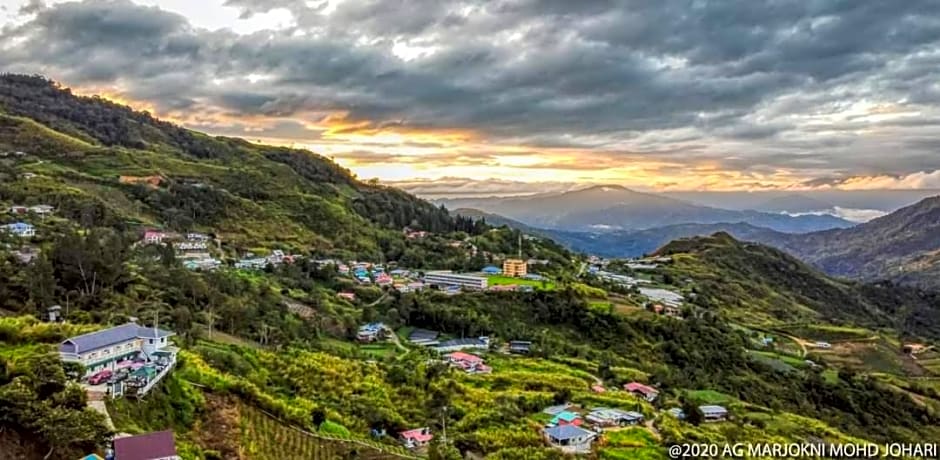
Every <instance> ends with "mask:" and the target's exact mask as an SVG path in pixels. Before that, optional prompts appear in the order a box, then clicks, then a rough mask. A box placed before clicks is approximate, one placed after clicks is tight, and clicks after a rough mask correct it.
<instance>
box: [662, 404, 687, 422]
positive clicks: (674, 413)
mask: <svg viewBox="0 0 940 460" xmlns="http://www.w3.org/2000/svg"><path fill="white" fill-rule="evenodd" d="M666 412H667V413H668V414H669V415H671V416H673V417H675V418H677V419H679V420H685V412H683V411H682V409H680V408H678V407H673V408H672V409H669V410H668V411H666Z"/></svg>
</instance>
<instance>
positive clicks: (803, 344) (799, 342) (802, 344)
mask: <svg viewBox="0 0 940 460" xmlns="http://www.w3.org/2000/svg"><path fill="white" fill-rule="evenodd" d="M781 335H782V336H784V337H786V338H788V339H790V340H792V341H794V342H796V344H797V345H799V346H800V350H802V354H801V355H800V358H806V355H807V354H808V353H809V351H808V350H807V349H806V344H808V343H809V342H807V341H805V340H803V339H801V338H799V337H796V336H793V335H789V334H781Z"/></svg>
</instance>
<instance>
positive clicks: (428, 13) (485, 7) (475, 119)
mask: <svg viewBox="0 0 940 460" xmlns="http://www.w3.org/2000/svg"><path fill="white" fill-rule="evenodd" d="M308 3H309V5H308ZM227 4H228V5H230V6H235V7H239V8H241V9H242V11H243V14H244V16H245V17H250V16H252V15H254V14H260V13H266V12H269V11H271V10H273V9H277V8H284V9H287V10H289V11H290V12H291V14H292V15H293V17H294V19H295V25H294V26H292V27H291V28H289V29H286V30H279V31H264V32H258V33H255V34H252V35H237V34H235V33H233V32H230V31H226V30H221V31H215V32H211V31H206V30H201V29H197V28H194V27H192V26H191V25H190V24H189V22H188V21H187V19H186V18H184V17H182V16H179V15H176V14H172V13H168V12H165V11H162V10H159V9H156V8H147V7H142V6H138V5H135V4H133V3H131V2H130V1H127V0H123V1H122V0H111V1H104V0H85V1H83V2H77V3H65V4H59V5H56V6H53V7H42V6H41V5H40V4H39V3H36V2H34V3H31V4H30V10H29V11H27V12H28V13H35V17H34V18H33V19H32V20H30V21H28V22H26V23H25V24H23V25H21V26H18V27H15V28H8V29H7V30H5V31H4V32H3V34H2V36H0V39H2V41H3V42H4V43H11V44H12V45H5V46H4V45H0V63H2V66H3V69H4V70H7V71H20V72H42V73H46V74H48V75H50V76H52V77H55V78H60V79H63V80H64V81H65V82H66V83H68V84H72V85H78V86H81V85H89V86H92V85H94V86H97V85H107V84H114V85H117V86H118V87H120V88H121V89H122V90H124V91H125V92H126V93H127V95H128V96H130V97H132V98H138V99H141V100H146V101H148V102H150V103H152V104H155V105H156V106H157V108H158V109H161V110H166V111H181V110H200V109H203V110H205V109H206V108H211V109H212V110H217V111H220V112H222V113H227V114H230V115H236V114H243V115H253V116H268V117H292V116H297V117H302V118H305V119H308V120H309V119H311V118H314V119H316V118H317V117H325V116H326V114H328V113H330V112H344V113H347V114H348V115H347V119H348V120H349V121H350V122H357V121H365V122H368V123H371V124H372V125H373V126H383V125H386V124H394V125H401V126H408V127H411V128H434V129H449V128H457V129H469V130H474V131H478V132H480V133H482V135H484V136H487V137H489V138H491V139H493V140H494V141H496V142H507V143H508V142H512V141H516V142H521V143H525V144H526V145H529V146H533V147H544V148H552V147H562V146H564V147H583V148H603V149H607V150H610V151H612V152H616V151H620V150H625V151H626V150H628V151H630V152H631V157H632V156H633V155H634V154H636V153H637V150H640V149H646V150H648V151H649V154H650V156H652V157H657V156H662V155H659V154H658V153H657V152H658V151H660V150H663V149H664V148H667V149H668V148H671V147H672V148H676V149H678V150H679V151H682V152H684V153H683V154H685V155H690V156H691V158H690V159H701V160H706V161H711V162H714V163H715V164H717V165H725V166H728V167H735V168H740V169H742V170H748V169H753V170H759V171H764V170H770V169H773V168H778V167H791V168H796V169H800V168H806V169H812V168H821V169H824V170H827V171H830V172H838V173H844V172H847V171H851V170H852V165H853V164H862V165H864V166H865V168H866V169H867V168H869V167H876V168H877V167H879V165H882V166H883V167H885V168H887V167H889V166H890V168H892V170H899V171H902V172H903V171H907V172H912V171H914V170H915V168H934V169H936V168H940V157H938V156H934V158H930V157H929V156H928V155H921V154H920V153H919V151H920V150H922V149H927V148H929V147H930V145H929V143H925V142H904V141H902V140H897V141H894V142H892V141H885V140H884V139H876V140H874V141H872V140H869V139H867V138H864V137H862V136H858V135H857V133H858V132H859V130H863V129H866V128H871V127H873V126H881V127H884V128H885V129H888V128H890V129H899V130H913V129H919V130H921V131H918V132H917V133H916V134H918V135H919V136H918V137H924V138H929V137H930V135H932V134H936V133H937V132H936V131H937V126H936V125H935V124H934V123H919V122H917V121H915V120H906V121H905V120H875V121H872V120H870V119H869V118H866V117H864V116H861V117H859V119H846V120H840V121H837V122H834V123H833V124H824V123H823V124H820V123H817V122H815V121H813V120H810V121H813V122H807V121H806V118H808V117H812V116H817V115H819V114H823V115H825V114H830V113H837V112H839V111H841V110H845V108H846V105H847V104H849V103H850V102H851V101H858V100H866V101H875V102H891V103H896V104H901V105H904V104H907V105H911V104H917V105H919V107H918V109H917V110H918V111H919V112H925V111H933V110H935V109H936V105H937V104H938V102H940V92H938V90H937V89H936V88H937V87H936V85H935V84H934V82H935V81H936V79H937V77H938V76H940V75H938V74H940V65H938V64H940V54H938V52H937V49H938V48H940V47H938V45H940V19H938V18H940V2H936V1H931V0H905V1H901V2H862V1H856V0H837V1H833V0H825V1H824V0H766V1H755V0H735V1H703V0H636V1H615V0H609V1H607V0H597V1H578V2H572V1H565V0H552V1H538V0H495V1H483V0H465V1H454V2H441V1H436V0H408V1H404V0H369V1H347V2H343V3H340V4H339V5H338V6H337V7H336V8H335V9H330V8H328V5H327V2H295V1H284V0H275V1H271V0H228V2H227ZM402 47H403V48H405V49H408V48H410V49H413V50H415V51H414V55H413V56H412V55H405V54H402V52H401V49H400V48H402ZM249 75H257V76H259V78H262V79H261V80H259V81H258V83H251V82H248V81H246V78H247V76H249ZM928 118H936V117H928ZM289 129H290V126H288V125H279V126H278V129H277V130H276V131H278V132H280V133H281V134H282V135H283V136H284V137H285V138H294V137H298V136H300V135H305V134H307V133H306V132H305V131H304V130H305V129H306V128H304V127H303V126H298V127H297V130H298V131H297V132H296V136H291V135H290V134H288V133H287V132H286V131H288V130H289ZM691 144H695V145H696V146H701V145H703V144H706V145H707V144H712V145H714V146H715V147H714V148H711V149H709V148H694V149H685V150H683V149H679V147H683V146H685V145H691ZM899 145H901V146H903V147H904V148H908V149H911V150H913V151H912V152H911V154H910V155H898V156H896V157H894V158H886V156H885V155H883V150H881V149H883V148H894V147H897V146H899ZM731 148H734V149H737V151H734V152H731V151H728V150H729V149H731ZM809 152H811V153H812V155H806V154H807V153H809ZM640 153H642V152H640ZM798 154H799V155H798ZM908 159H909V160H910V161H908ZM788 163H789V166H787V165H788Z"/></svg>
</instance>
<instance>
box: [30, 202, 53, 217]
mask: <svg viewBox="0 0 940 460" xmlns="http://www.w3.org/2000/svg"><path fill="white" fill-rule="evenodd" d="M29 212H31V213H33V214H36V215H37V216H39V217H46V216H51V215H52V213H54V212H55V208H53V207H52V206H49V205H48V204H38V205H36V206H30V207H29Z"/></svg>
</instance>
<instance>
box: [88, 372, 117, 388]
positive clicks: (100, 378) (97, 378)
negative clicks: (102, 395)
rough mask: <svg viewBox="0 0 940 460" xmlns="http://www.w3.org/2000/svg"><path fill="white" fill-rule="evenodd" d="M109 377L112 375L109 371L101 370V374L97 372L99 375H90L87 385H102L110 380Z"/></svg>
mask: <svg viewBox="0 0 940 460" xmlns="http://www.w3.org/2000/svg"><path fill="white" fill-rule="evenodd" d="M111 375H113V372H111V371H110V370H108V369H105V370H103V371H101V372H99V373H97V374H95V375H92V376H91V378H89V379H88V383H90V384H92V385H99V384H102V383H104V382H106V381H108V379H110V378H111Z"/></svg>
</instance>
